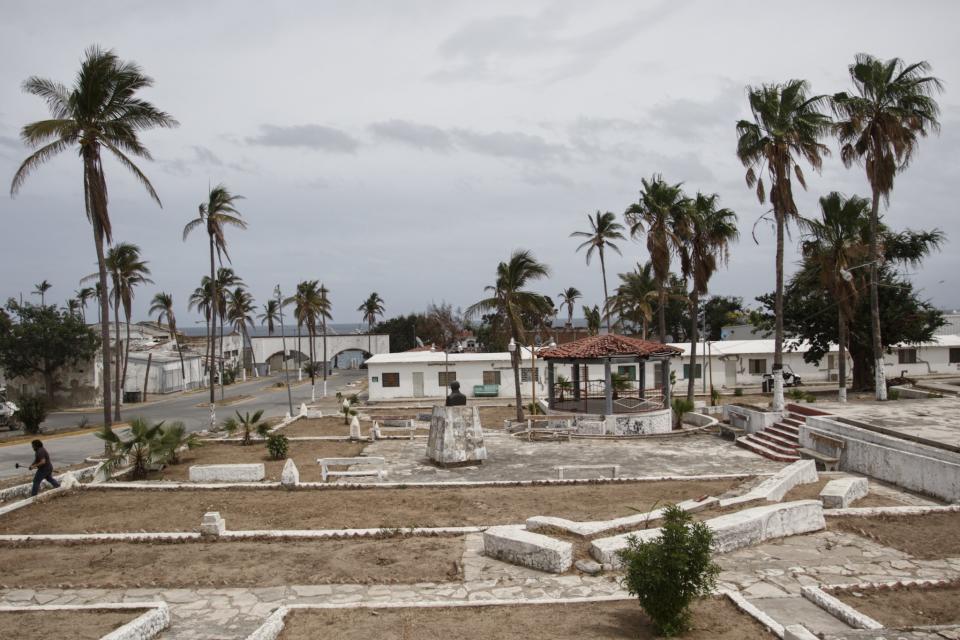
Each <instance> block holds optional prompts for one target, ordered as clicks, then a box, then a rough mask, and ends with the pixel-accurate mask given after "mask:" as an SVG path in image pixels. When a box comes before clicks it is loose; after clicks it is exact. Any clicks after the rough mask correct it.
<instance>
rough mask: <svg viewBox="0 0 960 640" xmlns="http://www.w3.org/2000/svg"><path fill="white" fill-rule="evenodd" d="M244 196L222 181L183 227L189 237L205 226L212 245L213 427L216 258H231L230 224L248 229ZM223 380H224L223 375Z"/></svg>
mask: <svg viewBox="0 0 960 640" xmlns="http://www.w3.org/2000/svg"><path fill="white" fill-rule="evenodd" d="M241 199H243V196H240V195H236V194H232V193H230V191H229V190H228V189H227V187H226V186H224V185H222V184H218V185H217V186H216V187H214V188H213V189H211V190H210V193H209V194H207V200H206V202H202V203H200V206H199V207H198V208H197V213H198V215H197V217H196V218H194V219H193V220H191V221H190V222H188V223H187V225H186V226H185V227H184V228H183V239H184V241H186V239H187V236H188V235H190V232H191V231H193V230H194V229H196V228H197V227H200V226H203V227H205V229H206V231H207V238H208V240H209V245H210V286H211V291H210V300H211V304H210V331H209V332H208V346H209V353H210V356H209V362H210V427H211V428H213V427H215V426H216V424H217V414H216V395H215V394H216V389H215V385H214V382H213V372H214V366H213V363H214V362H215V360H216V355H217V353H216V337H215V335H214V331H213V329H214V327H216V325H217V306H218V305H217V300H218V299H219V296H218V295H217V271H216V264H215V262H214V258H215V257H216V258H218V259H219V260H220V263H221V264H223V258H226V259H227V262H230V254H229V252H228V251H227V238H226V235H225V233H224V232H225V230H226V228H227V227H237V228H239V229H246V228H247V223H246V222H244V221H243V218H242V217H241V215H240V212H239V211H237V208H236V202H237V201H238V200H241ZM220 380H221V381H222V380H223V376H222V375H221V377H220Z"/></svg>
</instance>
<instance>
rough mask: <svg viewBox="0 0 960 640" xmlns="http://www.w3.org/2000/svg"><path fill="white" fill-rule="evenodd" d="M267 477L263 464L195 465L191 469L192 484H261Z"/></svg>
mask: <svg viewBox="0 0 960 640" xmlns="http://www.w3.org/2000/svg"><path fill="white" fill-rule="evenodd" d="M266 475H267V474H266V470H265V469H264V467H263V463H262V462H258V463H254V464H195V465H193V466H191V467H190V482H260V481H261V480H263V479H264V478H265V477H266Z"/></svg>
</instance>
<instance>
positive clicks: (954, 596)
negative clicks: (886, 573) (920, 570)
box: [837, 585, 960, 629]
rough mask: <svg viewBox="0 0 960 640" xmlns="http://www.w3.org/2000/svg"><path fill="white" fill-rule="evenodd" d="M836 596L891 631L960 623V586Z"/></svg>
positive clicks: (844, 593) (852, 593) (859, 592)
mask: <svg viewBox="0 0 960 640" xmlns="http://www.w3.org/2000/svg"><path fill="white" fill-rule="evenodd" d="M837 597H838V598H839V599H840V600H843V601H844V602H846V603H847V604H849V605H850V606H851V607H853V608H854V609H856V610H857V611H859V612H861V613H864V614H866V615H868V616H870V617H871V618H873V619H874V620H876V621H877V622H879V623H881V624H882V625H883V626H885V627H888V628H891V629H902V628H904V627H912V626H920V625H936V624H956V623H960V585H954V586H951V587H932V588H929V589H923V588H919V587H910V588H906V589H897V590H894V591H873V590H870V591H842V592H840V593H838V594H837Z"/></svg>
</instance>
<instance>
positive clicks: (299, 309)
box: [283, 280, 313, 382]
mask: <svg viewBox="0 0 960 640" xmlns="http://www.w3.org/2000/svg"><path fill="white" fill-rule="evenodd" d="M309 286H310V282H309V281H307V280H302V281H300V282H298V283H297V288H296V291H295V292H294V294H293V295H292V296H290V297H289V298H287V299H286V300H284V301H283V306H285V307H286V306H289V305H291V304H292V305H293V318H294V320H296V321H297V381H298V382H299V381H300V380H303V366H302V365H303V347H302V346H301V339H302V337H303V325H304V323H305V322H306V316H305V315H304V300H305V298H306V295H307V288H308V287H309ZM309 350H310V349H309V348H308V349H307V351H309ZM310 361H311V362H312V361H313V356H312V355H311V356H310Z"/></svg>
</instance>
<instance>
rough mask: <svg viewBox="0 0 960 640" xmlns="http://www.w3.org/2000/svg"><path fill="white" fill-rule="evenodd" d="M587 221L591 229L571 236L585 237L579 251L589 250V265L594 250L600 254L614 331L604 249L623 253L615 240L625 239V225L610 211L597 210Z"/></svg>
mask: <svg viewBox="0 0 960 640" xmlns="http://www.w3.org/2000/svg"><path fill="white" fill-rule="evenodd" d="M587 221H588V222H589V223H590V230H589V231H574V232H573V233H571V234H570V237H571V238H585V240H584V241H583V242H582V243H581V244H580V246H578V247H577V251H580V249H586V250H587V264H588V265H589V264H590V258H591V257H593V253H594V251H596V252H597V255H599V256H600V273H601V274H602V275H603V309H604V314H605V315H606V317H607V333H612V330H611V328H610V294H609V292H608V291H607V263H606V261H605V260H604V250H605V249H610V250H612V251H616V252H617V254H618V255H623V254H622V253H620V247H618V246H617V245H616V243H615V242H614V241H615V240H624V237H623V233H621V231H623V225H622V224H620V223H619V222H617V217H616V216H615V215H614V214H613V213H612V212H610V211H607V212H606V213H600V212H599V211H597V213H596V214H595V215H594V217H592V218H591V217H590V216H589V215H588V216H587Z"/></svg>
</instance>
